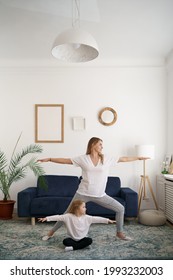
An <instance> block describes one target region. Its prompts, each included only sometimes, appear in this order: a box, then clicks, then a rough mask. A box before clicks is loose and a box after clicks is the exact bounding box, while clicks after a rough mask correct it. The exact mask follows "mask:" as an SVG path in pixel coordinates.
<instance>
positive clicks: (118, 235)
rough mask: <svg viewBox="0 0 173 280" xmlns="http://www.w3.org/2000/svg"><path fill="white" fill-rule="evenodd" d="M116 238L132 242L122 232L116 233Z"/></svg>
mask: <svg viewBox="0 0 173 280" xmlns="http://www.w3.org/2000/svg"><path fill="white" fill-rule="evenodd" d="M117 237H118V238H120V239H122V240H125V241H130V240H132V238H131V237H128V236H126V235H125V234H124V233H123V232H122V231H119V232H117Z"/></svg>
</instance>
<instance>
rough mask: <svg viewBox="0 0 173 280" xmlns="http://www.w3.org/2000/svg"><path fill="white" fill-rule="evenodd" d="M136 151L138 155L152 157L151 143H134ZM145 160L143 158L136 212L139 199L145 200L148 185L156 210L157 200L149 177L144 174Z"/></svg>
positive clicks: (152, 147)
mask: <svg viewBox="0 0 173 280" xmlns="http://www.w3.org/2000/svg"><path fill="white" fill-rule="evenodd" d="M136 153H137V156H138V157H148V158H149V159H154V146H153V145H136ZM146 160H147V159H145V160H143V175H141V181H140V187H139V192H138V212H139V211H140V208H141V201H142V199H143V200H147V199H148V198H147V196H146V187H147V186H148V187H149V190H150V193H151V195H152V198H153V201H154V204H155V207H156V209H157V210H158V205H157V201H156V198H155V195H154V192H153V188H152V185H151V183H150V179H149V177H148V176H147V175H146Z"/></svg>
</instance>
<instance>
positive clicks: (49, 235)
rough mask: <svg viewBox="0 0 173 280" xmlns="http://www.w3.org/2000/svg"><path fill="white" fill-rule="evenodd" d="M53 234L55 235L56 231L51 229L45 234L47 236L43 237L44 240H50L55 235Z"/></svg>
mask: <svg viewBox="0 0 173 280" xmlns="http://www.w3.org/2000/svg"><path fill="white" fill-rule="evenodd" d="M53 235H54V231H53V230H50V231H49V232H48V234H47V235H45V236H43V237H42V240H43V241H47V240H49V239H50V238H51V237H53Z"/></svg>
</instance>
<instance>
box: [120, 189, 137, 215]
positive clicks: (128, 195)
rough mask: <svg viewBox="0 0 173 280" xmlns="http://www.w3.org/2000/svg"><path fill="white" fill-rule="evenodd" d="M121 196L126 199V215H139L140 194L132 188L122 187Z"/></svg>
mask: <svg viewBox="0 0 173 280" xmlns="http://www.w3.org/2000/svg"><path fill="white" fill-rule="evenodd" d="M120 196H121V197H122V198H123V199H124V200H125V205H126V206H125V216H126V217H137V215H138V194H137V192H135V191H134V190H132V189H131V188H121V191H120Z"/></svg>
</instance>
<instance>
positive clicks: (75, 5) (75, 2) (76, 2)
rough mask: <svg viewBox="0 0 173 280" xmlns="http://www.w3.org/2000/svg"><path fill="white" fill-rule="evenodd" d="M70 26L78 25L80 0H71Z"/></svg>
mask: <svg viewBox="0 0 173 280" xmlns="http://www.w3.org/2000/svg"><path fill="white" fill-rule="evenodd" d="M72 27H74V28H75V27H78V28H79V27H80V0H72Z"/></svg>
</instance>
